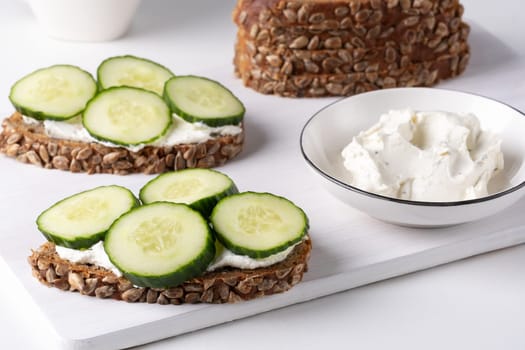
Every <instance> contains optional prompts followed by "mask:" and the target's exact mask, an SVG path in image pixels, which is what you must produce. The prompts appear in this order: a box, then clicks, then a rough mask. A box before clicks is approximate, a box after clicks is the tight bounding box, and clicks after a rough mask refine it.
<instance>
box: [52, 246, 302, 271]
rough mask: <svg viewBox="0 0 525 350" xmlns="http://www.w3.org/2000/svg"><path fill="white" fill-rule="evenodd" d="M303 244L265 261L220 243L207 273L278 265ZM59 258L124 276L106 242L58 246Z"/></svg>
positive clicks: (291, 247) (289, 248)
mask: <svg viewBox="0 0 525 350" xmlns="http://www.w3.org/2000/svg"><path fill="white" fill-rule="evenodd" d="M300 243H302V241H300V242H298V243H296V244H295V245H293V246H290V247H288V248H287V249H285V250H283V251H282V252H279V253H276V254H273V255H270V256H269V257H267V258H263V259H253V258H250V257H249V256H245V255H237V254H235V253H233V252H232V251H230V250H228V249H226V248H225V247H224V246H222V245H221V244H220V243H218V242H217V243H216V245H215V247H216V248H217V254H216V255H215V259H214V260H213V262H212V263H211V264H210V266H208V268H207V270H206V271H213V270H216V269H218V268H221V267H234V268H239V269H256V268H259V267H266V266H270V265H273V264H277V263H278V262H281V261H283V260H285V259H286V258H287V257H288V255H289V254H290V253H291V252H292V250H293V249H294V248H295V246H296V245H298V244H300ZM55 249H56V252H57V254H58V256H60V257H61V258H62V259H65V260H69V261H71V262H72V263H76V264H92V265H96V266H100V267H104V268H106V269H108V270H110V271H111V272H113V273H114V274H115V275H116V276H119V277H120V276H122V273H121V272H120V271H119V269H117V268H116V267H115V265H113V264H112V263H111V261H110V260H109V257H108V255H107V254H106V251H105V250H104V242H103V241H100V242H98V243H96V244H94V245H93V246H91V247H90V248H88V249H84V250H77V249H70V248H65V247H62V246H59V245H57V246H56V247H55Z"/></svg>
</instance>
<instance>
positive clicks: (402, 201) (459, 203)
mask: <svg viewBox="0 0 525 350" xmlns="http://www.w3.org/2000/svg"><path fill="white" fill-rule="evenodd" d="M386 90H428V91H432V90H439V91H445V92H450V93H456V94H464V95H469V96H475V97H481V98H484V99H487V100H490V101H493V102H496V103H499V104H501V105H504V106H506V107H508V108H510V109H512V110H514V111H516V112H518V113H519V114H521V115H522V116H523V117H525V113H523V112H522V111H520V110H519V109H517V108H515V107H513V106H511V105H509V104H508V103H505V102H501V101H499V100H496V99H494V98H491V97H487V96H483V95H480V94H476V93H471V92H465V91H461V90H453V89H443V88H428V87H412V88H409V87H405V88H391V89H382V90H375V91H369V92H365V93H364V94H376V93H382V92H384V91H386ZM360 95H362V94H360ZM355 96H358V95H354V96H348V97H343V98H340V99H338V100H336V101H334V102H332V103H329V104H328V105H326V106H324V107H323V108H321V109H320V110H318V111H317V112H315V113H314V114H313V115H312V116H311V117H310V118H309V119H308V121H307V122H306V123H305V124H304V126H303V128H302V130H301V135H300V138H299V146H300V147H301V153H302V155H303V158H304V159H305V160H306V162H307V163H308V165H310V166H311V167H312V168H313V169H314V170H315V171H317V172H318V173H319V174H320V175H321V176H323V177H324V178H326V179H327V180H329V181H331V182H333V183H335V184H337V185H339V186H341V187H343V188H346V189H348V190H350V191H353V192H357V193H360V194H362V195H365V196H368V197H372V198H377V199H382V200H386V201H390V202H395V203H399V204H404V205H417V206H426V207H453V206H462V205H470V204H477V203H482V202H487V201H490V200H492V199H495V198H499V197H503V196H505V195H507V194H509V193H512V192H515V191H517V190H519V189H520V188H522V187H524V186H525V180H524V181H522V182H521V183H519V184H518V185H516V186H513V187H511V188H508V189H506V190H504V191H501V192H497V193H494V194H491V195H488V196H484V197H480V198H476V199H468V200H463V201H452V202H423V201H412V200H407V199H399V198H394V197H387V196H382V195H380V194H376V193H373V192H368V191H365V190H362V189H360V188H357V187H354V186H352V185H349V184H347V183H346V182H343V181H341V180H338V179H336V178H335V177H333V176H331V175H329V174H327V173H326V172H324V171H323V170H322V169H320V168H319V167H318V166H317V165H315V164H314V162H313V161H312V160H310V158H309V157H308V155H307V154H306V152H305V150H304V147H303V138H304V133H305V130H306V128H307V127H308V125H310V123H311V122H312V121H313V120H314V119H315V118H316V117H317V116H318V115H319V114H320V113H321V112H323V111H324V110H325V109H328V108H330V107H332V106H333V105H335V104H337V103H340V102H342V101H345V100H348V99H351V98H353V97H355Z"/></svg>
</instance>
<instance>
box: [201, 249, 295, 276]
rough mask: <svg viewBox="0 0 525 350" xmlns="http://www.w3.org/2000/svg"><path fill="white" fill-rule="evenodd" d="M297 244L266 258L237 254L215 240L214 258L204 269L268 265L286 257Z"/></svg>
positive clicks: (247, 267) (248, 267)
mask: <svg viewBox="0 0 525 350" xmlns="http://www.w3.org/2000/svg"><path fill="white" fill-rule="evenodd" d="M299 243H301V242H299ZM299 243H297V244H299ZM297 244H295V245H293V246H291V247H288V248H286V249H285V250H283V251H281V252H279V253H276V254H273V255H270V256H268V257H266V258H262V259H254V258H250V257H249V256H246V255H237V254H235V253H233V252H232V251H231V250H228V249H226V248H225V247H224V246H223V245H222V244H220V243H218V242H216V243H215V249H216V250H217V251H216V254H215V260H213V261H212V263H211V264H210V266H208V268H207V269H206V271H214V270H217V269H218V268H221V267H227V266H230V267H236V268H239V269H257V268H259V267H266V266H270V265H273V264H276V263H278V262H281V261H283V260H284V259H286V257H287V256H288V255H290V253H291V252H292V250H293V249H294V248H295V246H296V245H297Z"/></svg>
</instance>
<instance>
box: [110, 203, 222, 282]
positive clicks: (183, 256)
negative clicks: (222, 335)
mask: <svg viewBox="0 0 525 350" xmlns="http://www.w3.org/2000/svg"><path fill="white" fill-rule="evenodd" d="M104 249H105V251H106V253H107V254H108V256H109V259H110V260H111V262H112V263H113V264H114V265H115V266H116V267H117V268H118V269H119V270H120V271H122V273H123V274H124V276H126V278H128V279H129V280H130V281H131V282H132V283H134V284H135V285H138V286H143V287H153V288H167V287H173V286H177V285H179V284H180V283H182V282H184V281H186V280H188V279H190V278H192V277H195V276H199V275H201V274H202V273H203V272H204V271H205V270H206V267H207V266H208V265H209V263H210V262H211V260H212V259H213V258H214V256H215V244H214V239H213V236H212V234H211V231H210V228H209V226H208V223H207V222H206V220H205V219H204V218H203V217H202V215H201V214H199V213H198V212H197V211H195V210H193V209H191V208H190V207H188V206H187V205H185V204H174V203H168V202H157V203H152V204H147V205H144V206H141V207H138V208H137V209H134V210H132V211H130V212H129V213H126V214H124V215H122V216H121V217H120V218H119V219H118V220H117V221H115V223H114V224H113V225H112V226H111V228H110V229H109V231H108V233H107V235H106V239H105V240H104Z"/></svg>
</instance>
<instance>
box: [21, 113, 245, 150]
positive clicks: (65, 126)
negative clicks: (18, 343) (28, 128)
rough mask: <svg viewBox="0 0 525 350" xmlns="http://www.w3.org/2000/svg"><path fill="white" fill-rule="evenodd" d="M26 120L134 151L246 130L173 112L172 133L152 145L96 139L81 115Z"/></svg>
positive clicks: (58, 133) (53, 132)
mask: <svg viewBox="0 0 525 350" xmlns="http://www.w3.org/2000/svg"><path fill="white" fill-rule="evenodd" d="M23 120H24V123H26V124H28V125H38V124H40V123H42V124H43V126H44V129H45V132H46V135H47V136H49V137H52V138H57V139H65V140H71V141H80V142H86V143H90V142H96V143H100V144H102V145H104V146H108V147H123V148H126V149H128V150H129V151H131V152H138V151H140V150H141V149H142V148H144V147H146V146H156V147H163V146H173V145H179V144H185V143H200V142H206V141H207V140H210V139H212V138H214V137H216V136H224V135H232V136H234V135H237V134H239V133H241V132H242V129H241V127H240V126H239V125H224V126H219V127H210V126H208V125H206V124H204V123H199V122H197V123H189V122H187V121H185V120H184V119H182V118H180V117H178V116H177V115H176V114H173V124H172V126H171V128H170V129H169V130H168V132H167V133H166V134H165V135H164V136H163V137H161V138H160V139H159V140H156V141H154V142H152V143H150V144H140V145H135V146H122V145H116V144H113V143H111V142H105V141H100V140H97V139H95V138H94V137H93V136H91V135H90V134H89V133H88V131H87V130H86V129H85V128H84V126H83V125H82V122H81V120H80V117H75V118H73V119H71V120H68V121H55V120H44V121H43V122H40V121H38V120H36V119H33V118H30V117H26V116H23Z"/></svg>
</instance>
